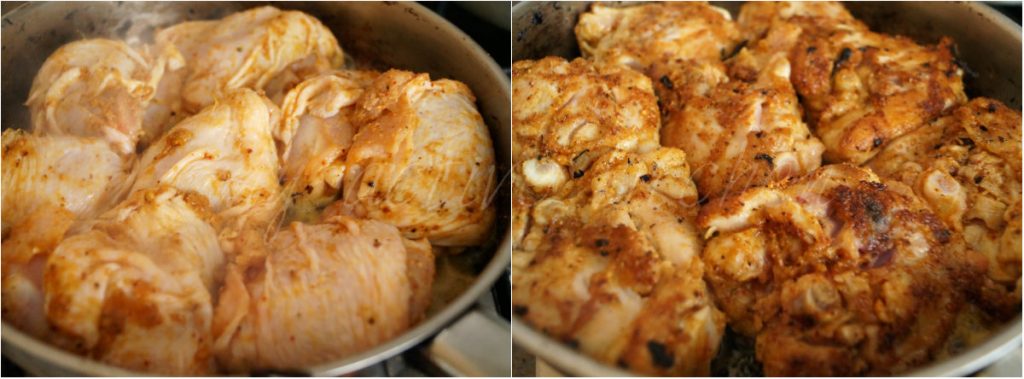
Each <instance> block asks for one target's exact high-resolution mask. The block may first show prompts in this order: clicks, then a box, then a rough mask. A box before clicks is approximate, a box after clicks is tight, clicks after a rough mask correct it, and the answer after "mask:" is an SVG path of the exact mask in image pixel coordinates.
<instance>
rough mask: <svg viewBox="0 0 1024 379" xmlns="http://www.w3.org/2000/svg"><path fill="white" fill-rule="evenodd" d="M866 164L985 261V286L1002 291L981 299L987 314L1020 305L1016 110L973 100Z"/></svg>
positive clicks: (1018, 126) (1016, 308) (896, 142)
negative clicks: (920, 202)
mask: <svg viewBox="0 0 1024 379" xmlns="http://www.w3.org/2000/svg"><path fill="white" fill-rule="evenodd" d="M867 166H868V167H871V168H872V169H873V170H874V171H875V172H877V173H878V174H879V175H881V176H883V177H888V178H892V179H895V180H899V181H901V182H903V183H904V184H906V185H908V186H910V187H911V188H913V190H914V192H915V193H916V194H917V195H918V196H920V197H921V198H922V199H924V200H925V202H927V203H928V205H929V206H931V208H932V210H933V211H934V212H935V213H936V214H937V215H938V216H939V217H940V218H941V219H942V220H943V221H944V222H945V223H946V225H947V226H949V227H950V228H951V229H953V230H955V231H956V232H961V233H963V234H964V237H965V238H966V239H967V243H968V245H969V246H970V247H971V249H972V250H974V251H976V252H978V253H981V254H983V255H984V256H985V257H986V258H988V262H989V264H988V277H989V278H990V279H991V280H992V281H994V282H995V283H992V284H990V287H991V290H992V291H994V292H995V293H1002V295H1001V296H999V297H997V298H995V299H990V298H987V296H982V300H983V301H985V302H986V303H990V304H987V308H988V309H989V310H990V311H994V312H997V313H1000V314H1002V315H1004V316H1009V315H1012V314H1015V313H1016V312H1018V311H1019V310H1020V299H1021V297H1020V279H1021V240H1020V239H1021V229H1020V225H1021V213H1020V212H1021V204H1020V201H1021V200H1020V199H1021V115H1020V112H1017V111H1015V110H1011V109H1009V108H1007V107H1006V106H1004V105H1003V104H1002V103H1000V102H998V101H996V100H992V99H986V98H977V99H974V100H971V101H970V102H969V103H967V104H966V105H964V106H962V107H960V108H957V109H956V110H954V111H953V113H952V114H950V115H949V116H947V117H943V118H941V119H938V120H936V121H934V122H932V123H930V124H928V125H926V126H924V127H921V128H919V129H917V130H915V131H913V132H911V133H908V134H906V135H904V136H902V137H900V138H898V139H896V140H894V141H892V142H891V143H890V144H889V145H888V146H886V147H885V148H884V149H883V150H882V152H880V153H879V154H878V155H877V156H875V158H874V159H872V160H871V161H870V162H868V164H867ZM996 283H998V284H996ZM1001 287H1002V288H1001ZM1000 288H1001V289H1000ZM986 294H992V293H988V292H986Z"/></svg>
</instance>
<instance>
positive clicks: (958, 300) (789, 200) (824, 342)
mask: <svg viewBox="0 0 1024 379" xmlns="http://www.w3.org/2000/svg"><path fill="white" fill-rule="evenodd" d="M698 222H699V225H700V227H701V229H702V230H703V232H704V235H705V237H706V238H707V239H708V241H707V243H706V248H705V249H704V252H703V258H704V262H705V263H706V264H707V275H706V276H705V278H706V279H707V280H708V283H709V284H710V286H711V289H712V291H713V293H714V295H715V298H716V300H717V302H718V304H719V306H721V307H722V309H723V310H724V311H725V313H726V314H727V315H728V317H729V323H730V326H732V327H733V329H734V330H737V331H739V332H741V333H743V334H746V335H750V336H756V350H757V359H758V360H759V361H761V363H762V364H763V366H764V372H765V374H766V375H781V376H844V375H891V374H895V373H899V372H902V371H905V370H907V369H909V368H912V367H914V366H917V365H920V364H922V363H925V362H928V361H930V360H931V359H932V358H934V357H935V355H936V354H938V353H939V351H940V350H941V349H942V347H943V343H944V341H945V340H946V338H947V337H948V336H949V334H950V331H951V329H952V328H953V324H954V321H955V318H956V312H957V310H958V309H960V308H961V307H962V305H963V304H964V301H965V300H964V298H965V294H967V293H969V292H970V290H971V288H973V287H974V286H975V285H976V284H977V283H978V278H979V277H980V276H982V275H983V273H984V269H985V263H986V262H985V261H984V259H983V258H981V259H979V257H977V256H976V255H975V254H973V253H971V252H970V251H969V248H968V247H967V246H966V243H965V242H964V241H963V238H962V237H961V236H960V235H958V234H953V233H952V232H951V230H950V229H948V228H946V227H945V226H944V225H943V224H942V222H941V221H940V219H939V218H938V217H937V216H936V215H935V214H933V213H932V212H931V211H929V210H928V209H927V205H925V204H924V202H922V201H921V200H920V199H918V198H917V197H916V196H915V195H914V194H913V193H912V192H911V190H910V189H909V188H907V187H906V186H904V185H902V184H901V183H898V182H891V183H890V182H885V183H883V182H881V181H880V180H879V179H878V177H877V176H875V175H874V174H872V173H871V172H870V171H866V170H863V169H860V168H857V167H854V166H851V165H847V164H837V165H829V166H825V167H822V168H820V169H818V170H816V171H814V172H812V173H811V174H809V175H808V176H806V177H804V178H802V179H800V180H797V181H792V182H790V183H778V184H775V185H771V186H769V187H762V188H755V189H750V190H747V191H745V192H743V193H741V194H739V195H737V196H734V197H731V198H729V199H726V200H724V201H722V202H716V203H711V204H709V205H707V206H705V207H704V208H702V209H701V212H700V217H699V219H698ZM808 362H814V364H808Z"/></svg>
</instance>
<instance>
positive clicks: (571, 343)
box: [565, 338, 580, 349]
mask: <svg viewBox="0 0 1024 379" xmlns="http://www.w3.org/2000/svg"><path fill="white" fill-rule="evenodd" d="M565 344H566V345H569V347H571V348H573V349H579V348H580V340H578V339H575V338H573V339H570V340H568V341H565Z"/></svg>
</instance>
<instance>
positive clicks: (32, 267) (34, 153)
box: [2, 129, 134, 336]
mask: <svg viewBox="0 0 1024 379" xmlns="http://www.w3.org/2000/svg"><path fill="white" fill-rule="evenodd" d="M82 162H89V164H85V165H83V164H82ZM133 162H134V158H130V159H129V158H126V157H124V156H121V155H120V154H118V153H116V152H114V151H113V150H111V148H110V146H109V145H108V143H107V142H106V141H104V140H102V139H99V138H91V137H75V136H59V135H54V136H39V135H32V134H29V133H27V132H24V131H21V130H16V129H9V130H5V131H4V132H3V161H2V163H3V249H2V251H3V292H2V298H3V319H4V321H7V322H10V323H12V324H13V325H14V326H17V327H19V328H20V329H22V330H25V331H27V332H29V333H30V334H33V335H37V336H41V335H44V334H45V333H46V325H45V320H44V318H42V317H40V316H39V314H41V313H42V292H41V291H42V266H43V264H44V263H45V262H46V259H47V257H48V256H49V253H50V252H51V251H52V250H53V248H54V247H55V246H56V245H57V243H59V242H60V241H61V239H62V238H63V237H64V235H65V233H66V232H67V231H68V230H69V229H71V228H72V227H76V225H80V224H81V223H82V222H83V221H86V220H89V219H92V218H93V217H95V216H96V215H98V214H100V213H101V212H103V211H104V210H106V209H109V208H110V207H113V206H114V205H115V204H116V203H117V202H118V201H120V199H121V198H122V197H123V196H124V194H125V193H126V191H127V189H128V186H129V185H130V184H131V182H130V170H131V168H132V163H133Z"/></svg>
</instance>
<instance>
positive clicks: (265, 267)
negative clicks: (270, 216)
mask: <svg viewBox="0 0 1024 379" xmlns="http://www.w3.org/2000/svg"><path fill="white" fill-rule="evenodd" d="M260 242H262V241H260ZM268 244H269V246H268V248H269V250H270V251H272V253H271V254H270V255H269V256H268V257H267V258H266V260H265V262H264V263H263V264H261V265H257V266H255V267H253V268H249V269H247V270H242V269H229V271H228V276H227V280H226V283H225V285H224V288H223V289H222V291H221V295H220V300H219V303H218V305H217V311H216V322H215V324H214V331H213V336H214V338H215V339H216V343H215V348H214V352H215V354H216V356H217V360H218V362H219V363H220V364H221V367H223V368H225V369H227V370H228V371H230V372H251V371H255V370H288V369H295V368H297V367H304V366H308V365H313V364H318V363H324V362H327V361H330V360H333V359H339V358H343V357H346V356H349V355H352V354H356V353H359V352H361V351H364V350H366V349H369V348H371V347H373V346H375V345H378V344H380V343H382V342H385V341H387V340H389V339H391V338H393V337H395V336H397V335H399V334H400V333H402V332H404V331H405V330H406V329H408V328H409V327H410V326H411V325H413V324H414V323H416V322H417V321H418V320H419V318H420V317H421V316H422V312H423V310H425V309H426V305H427V304H428V303H429V301H430V297H429V296H430V286H431V281H432V279H433V272H434V266H433V254H432V253H431V250H430V245H429V243H427V242H426V241H425V240H420V241H416V242H413V241H408V240H404V239H403V238H402V236H401V235H400V234H399V232H398V230H397V229H395V227H393V226H391V225H388V224H385V223H383V222H379V221H372V220H358V219H354V218H350V217H345V216H338V217H334V218H330V219H327V220H324V221H323V222H322V223H319V224H315V225H309V224H302V223H298V222H295V223H292V224H290V225H289V226H287V227H286V228H285V229H283V230H281V231H280V232H278V233H277V234H276V235H275V236H274V237H273V238H272V239H271V240H270V242H269V243H268Z"/></svg>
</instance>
